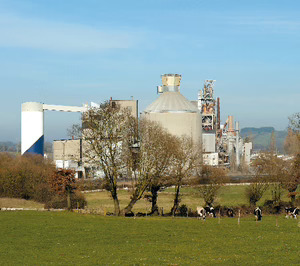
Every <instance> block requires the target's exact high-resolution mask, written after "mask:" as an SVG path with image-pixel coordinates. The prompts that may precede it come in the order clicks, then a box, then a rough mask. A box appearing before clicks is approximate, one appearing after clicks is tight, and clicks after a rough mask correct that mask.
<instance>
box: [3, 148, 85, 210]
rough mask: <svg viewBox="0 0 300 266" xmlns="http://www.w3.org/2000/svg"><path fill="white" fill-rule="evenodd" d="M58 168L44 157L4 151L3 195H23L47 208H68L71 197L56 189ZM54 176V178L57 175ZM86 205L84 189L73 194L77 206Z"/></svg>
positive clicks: (73, 204) (73, 205) (17, 196)
mask: <svg viewBox="0 0 300 266" xmlns="http://www.w3.org/2000/svg"><path fill="white" fill-rule="evenodd" d="M56 174H57V171H56V169H55V166H54V165H53V164H52V162H50V161H48V160H45V159H44V158H43V157H42V156H38V155H26V156H12V155H9V154H6V153H1V154H0V197H10V198H21V199H26V200H34V201H37V202H41V203H45V208H66V207H67V196H66V195H65V194H62V193H57V191H55V190H54V189H53V182H56V181H55V180H56V179H55V175H56ZM53 177H54V178H53ZM85 205H86V201H85V199H84V197H83V195H81V193H80V192H78V191H76V189H75V190H74V193H72V194H71V206H72V207H73V208H77V207H81V208H83V207H84V206H85Z"/></svg>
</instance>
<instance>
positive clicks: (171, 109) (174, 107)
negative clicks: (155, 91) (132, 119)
mask: <svg viewBox="0 0 300 266" xmlns="http://www.w3.org/2000/svg"><path fill="white" fill-rule="evenodd" d="M144 112H145V113H197V112H198V108H197V107H196V106H195V105H194V104H192V103H191V102H190V101H189V100H188V99H186V98H185V97H184V96H183V95H182V94H180V92H170V91H168V92H164V93H162V94H161V95H160V96H159V97H158V98H157V99H156V100H155V101H154V102H153V103H151V104H150V105H149V106H148V107H147V108H146V109H145V111H144Z"/></svg>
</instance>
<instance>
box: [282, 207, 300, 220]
mask: <svg viewBox="0 0 300 266" xmlns="http://www.w3.org/2000/svg"><path fill="white" fill-rule="evenodd" d="M285 213H286V215H285V218H290V217H291V218H294V219H297V215H298V214H299V209H298V208H293V207H290V208H287V207H285Z"/></svg>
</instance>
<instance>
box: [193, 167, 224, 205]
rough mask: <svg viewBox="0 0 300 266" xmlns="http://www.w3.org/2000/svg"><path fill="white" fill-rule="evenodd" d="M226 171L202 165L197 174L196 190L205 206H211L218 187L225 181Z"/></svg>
mask: <svg viewBox="0 0 300 266" xmlns="http://www.w3.org/2000/svg"><path fill="white" fill-rule="evenodd" d="M226 174H227V173H226V170H224V169H222V168H214V167H212V166H209V165H204V166H203V167H202V169H201V172H200V173H199V178H198V180H197V181H198V183H200V184H201V185H200V186H199V188H198V190H199V193H200V197H201V198H203V200H204V202H205V204H206V205H207V206H212V205H213V203H214V201H215V199H216V197H217V193H218V191H219V189H220V187H221V186H222V185H223V183H224V182H225V181H226V180H227V178H226Z"/></svg>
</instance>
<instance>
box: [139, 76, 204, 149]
mask: <svg viewBox="0 0 300 266" xmlns="http://www.w3.org/2000/svg"><path fill="white" fill-rule="evenodd" d="M180 80H181V75H178V74H165V75H163V76H162V82H163V86H162V90H161V91H162V93H161V94H160V96H159V97H158V99H156V100H155V101H154V102H153V103H152V104H150V105H149V106H148V107H147V108H146V109H145V110H144V113H143V116H144V117H146V118H147V119H149V120H151V121H157V122H159V123H160V124H161V125H162V126H163V127H164V128H166V129H167V130H168V131H169V132H170V133H172V134H174V135H175V136H183V135H186V136H189V137H191V138H192V139H193V141H194V142H195V143H201V132H202V119H201V114H200V112H199V110H198V108H197V107H196V106H195V105H194V104H192V103H191V102H190V101H189V100H188V99H186V98H185V97H184V96H183V95H182V94H181V93H180Z"/></svg>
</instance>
